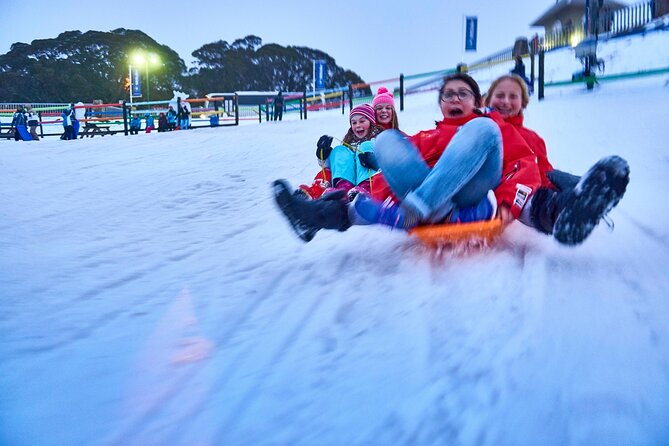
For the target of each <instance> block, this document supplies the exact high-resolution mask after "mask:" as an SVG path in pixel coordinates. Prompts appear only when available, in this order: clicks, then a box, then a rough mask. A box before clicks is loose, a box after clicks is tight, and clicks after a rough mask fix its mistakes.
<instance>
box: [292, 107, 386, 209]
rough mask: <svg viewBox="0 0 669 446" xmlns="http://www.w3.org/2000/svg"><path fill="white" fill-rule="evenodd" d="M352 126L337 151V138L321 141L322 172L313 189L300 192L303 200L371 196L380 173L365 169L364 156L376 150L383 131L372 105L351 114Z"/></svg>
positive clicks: (319, 147)
mask: <svg viewBox="0 0 669 446" xmlns="http://www.w3.org/2000/svg"><path fill="white" fill-rule="evenodd" d="M349 123H350V124H351V127H350V128H349V129H348V132H347V133H346V135H345V136H344V139H343V140H342V141H343V144H341V145H337V146H335V147H334V148H333V147H332V140H333V138H332V137H331V136H328V135H323V136H321V137H320V139H319V140H318V143H317V145H316V157H317V158H318V162H319V164H320V165H321V168H322V170H321V172H320V173H319V174H317V175H316V178H315V179H314V182H313V183H312V185H311V186H307V185H301V186H300V188H299V189H298V191H296V192H297V193H298V194H302V195H303V198H318V197H320V196H321V195H322V194H323V193H324V192H333V191H336V190H344V191H346V192H347V193H348V192H350V195H351V196H352V195H354V194H356V193H359V192H366V193H369V191H370V189H371V181H372V180H371V178H372V176H373V175H374V174H375V173H376V169H372V168H370V167H369V166H367V165H363V163H364V159H365V158H364V156H362V157H361V156H360V155H362V154H364V153H367V152H372V151H373V150H374V146H373V143H372V142H371V140H372V139H373V138H375V137H376V136H377V135H378V134H379V133H381V131H382V130H383V129H382V128H381V127H379V126H377V125H376V116H375V114H374V109H373V108H372V107H371V106H370V105H369V104H363V105H358V106H356V107H354V108H353V109H352V110H351V113H350V114H349ZM361 158H362V160H361ZM330 178H331V179H332V181H331V186H330ZM300 191H301V192H300Z"/></svg>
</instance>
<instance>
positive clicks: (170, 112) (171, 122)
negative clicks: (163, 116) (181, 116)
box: [167, 105, 177, 131]
mask: <svg viewBox="0 0 669 446" xmlns="http://www.w3.org/2000/svg"><path fill="white" fill-rule="evenodd" d="M176 128H177V112H176V111H174V107H172V106H171V105H170V106H169V107H167V130H170V131H171V130H174V129H176Z"/></svg>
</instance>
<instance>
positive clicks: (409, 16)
mask: <svg viewBox="0 0 669 446" xmlns="http://www.w3.org/2000/svg"><path fill="white" fill-rule="evenodd" d="M623 2H624V3H628V4H630V3H634V2H633V1H632V0H623ZM409 3H412V4H414V6H409ZM554 3H555V1H554V0H509V1H506V2H503V1H499V0H417V1H412V2H409V1H400V0H386V1H383V2H378V1H372V0H367V1H360V0H337V1H334V0H331V1H321V0H283V1H281V0H273V1H272V0H236V1H227V0H209V1H203V2H199V3H197V4H199V5H201V6H199V7H194V6H191V5H192V4H194V3H192V2H190V1H186V0H182V1H179V2H177V1H174V0H162V1H143V0H134V1H132V2H128V1H114V2H111V1H110V2H105V1H96V2H87V1H71V0H65V1H62V0H32V1H29V2H19V1H15V0H0V15H1V16H2V26H1V27H0V54H4V53H6V52H8V51H9V48H10V46H11V45H12V44H13V43H15V42H24V43H30V42H32V40H34V39H47V38H54V37H56V36H57V35H58V34H60V33H61V32H64V31H71V30H80V31H82V32H85V31H88V30H96V31H111V30H113V29H116V28H127V29H139V30H142V31H144V32H145V33H146V34H148V35H149V36H151V37H152V38H153V39H154V40H156V41H157V42H158V43H160V44H163V45H168V46H169V47H171V48H172V49H173V50H175V51H176V52H177V53H178V54H179V56H180V57H181V58H182V59H183V60H184V61H185V62H186V65H187V66H190V65H191V62H192V60H193V59H192V56H191V53H192V52H193V51H195V50H196V49H197V48H199V47H201V46H202V45H204V44H206V43H211V42H215V41H218V40H225V41H227V42H228V43H232V42H233V41H234V40H235V39H238V38H242V37H245V36H247V35H249V34H254V35H257V36H258V37H260V38H262V41H263V44H267V43H277V44H279V45H283V46H288V45H294V46H306V47H310V48H314V49H319V50H322V51H324V52H326V53H328V54H329V55H330V56H332V57H333V58H334V59H335V60H336V62H337V64H338V65H339V66H341V67H343V68H345V69H350V70H352V71H354V72H356V73H358V74H359V75H360V76H361V77H362V78H363V79H364V80H365V81H368V82H370V81H376V80H383V79H387V78H392V77H397V76H398V75H399V74H400V73H404V74H406V75H410V74H418V73H424V72H428V71H435V70H441V69H445V68H450V67H454V66H455V65H456V64H457V63H458V62H460V61H464V62H473V61H475V60H477V59H479V58H483V57H485V56H488V55H490V54H492V53H495V52H497V51H499V50H502V49H504V48H507V47H510V46H512V45H513V42H514V40H515V38H516V37H519V36H523V37H529V36H531V35H533V34H534V33H535V32H537V31H539V32H540V33H542V32H543V30H542V29H538V28H531V27H530V26H529V24H530V23H531V22H533V21H534V20H535V19H536V18H538V17H539V16H540V15H542V14H543V13H544V12H545V11H546V10H548V9H549V8H550V7H551V6H552V5H553V4H554ZM158 5H160V6H158ZM465 15H473V16H477V17H478V50H477V51H476V52H468V53H464V52H463V47H464V44H463V38H462V35H463V17H464V16H465Z"/></svg>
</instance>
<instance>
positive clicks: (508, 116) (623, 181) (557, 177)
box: [485, 75, 629, 245]
mask: <svg viewBox="0 0 669 446" xmlns="http://www.w3.org/2000/svg"><path fill="white" fill-rule="evenodd" d="M528 103H529V94H528V91H527V87H526V85H525V82H524V80H523V79H522V78H520V77H519V76H516V75H504V76H501V77H499V78H497V79H496V80H495V81H493V83H492V84H491V85H490V88H489V90H488V94H487V95H486V99H485V105H486V106H488V107H492V108H493V109H495V110H497V111H498V112H499V113H500V114H501V115H502V116H503V117H504V120H505V121H506V122H508V123H509V124H511V125H513V126H514V127H515V128H516V130H518V132H519V133H520V135H521V136H522V137H523V139H525V141H526V142H527V143H528V145H529V146H530V148H531V149H532V150H533V151H534V153H535V154H536V156H537V160H538V165H539V171H540V173H541V187H540V188H539V189H537V190H536V191H535V192H534V193H533V194H532V196H531V197H530V199H529V201H528V203H527V205H525V208H524V209H523V212H522V214H521V215H520V218H519V220H520V221H521V222H522V223H524V224H525V225H527V226H530V227H533V228H535V229H536V230H537V231H539V232H543V233H545V234H548V235H553V236H554V237H555V239H556V240H557V241H559V242H560V243H563V244H566V245H576V244H579V243H581V242H583V240H585V239H586V238H587V237H588V236H589V235H590V233H591V232H592V230H593V229H594V228H595V226H597V224H598V223H599V221H600V220H601V219H602V218H603V217H604V216H605V215H606V214H607V213H608V212H609V211H610V210H611V209H613V208H614V207H615V206H616V205H617V204H618V202H619V201H620V199H621V198H622V197H623V195H624V194H625V190H626V188H627V184H628V182H629V166H628V164H627V162H626V161H625V160H624V159H622V158H620V157H617V156H610V157H606V158H603V159H601V160H599V161H598V162H597V163H595V165H594V166H592V167H591V168H590V169H589V170H588V172H587V173H586V174H585V175H584V176H583V177H580V178H579V177H577V176H575V175H572V174H569V173H566V172H562V171H559V170H555V169H554V168H553V166H552V165H551V163H550V162H549V161H548V155H547V152H546V143H545V142H544V140H543V139H542V138H541V137H540V136H539V135H538V134H537V133H536V132H534V131H532V130H530V129H528V128H527V127H525V126H524V125H523V119H524V118H523V111H524V110H525V108H526V107H527V104H528ZM577 185H578V187H577Z"/></svg>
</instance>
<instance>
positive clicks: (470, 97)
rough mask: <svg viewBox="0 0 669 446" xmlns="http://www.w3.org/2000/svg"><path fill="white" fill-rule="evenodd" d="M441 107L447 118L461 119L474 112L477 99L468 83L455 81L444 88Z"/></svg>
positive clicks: (440, 97)
mask: <svg viewBox="0 0 669 446" xmlns="http://www.w3.org/2000/svg"><path fill="white" fill-rule="evenodd" d="M439 106H440V108H441V113H442V114H443V115H444V117H445V118H460V117H463V116H468V115H469V114H471V113H473V112H474V109H475V108H476V98H475V97H474V92H472V90H471V88H470V87H469V85H468V84H467V83H466V82H464V81H461V80H459V79H454V80H451V81H448V82H447V83H446V84H444V86H443V87H442V89H441V92H440V93H439Z"/></svg>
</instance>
